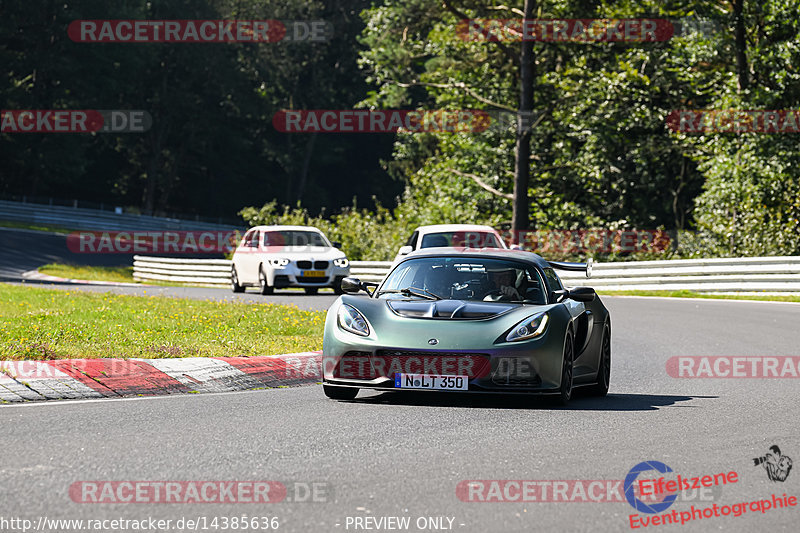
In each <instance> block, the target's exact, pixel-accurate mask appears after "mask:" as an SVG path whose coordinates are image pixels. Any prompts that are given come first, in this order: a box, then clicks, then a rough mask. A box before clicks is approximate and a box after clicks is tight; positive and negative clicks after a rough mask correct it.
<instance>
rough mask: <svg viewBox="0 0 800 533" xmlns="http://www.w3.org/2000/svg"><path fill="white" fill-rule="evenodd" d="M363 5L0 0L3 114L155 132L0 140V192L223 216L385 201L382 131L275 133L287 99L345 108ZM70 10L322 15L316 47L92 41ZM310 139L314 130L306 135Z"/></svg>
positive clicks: (104, 14)
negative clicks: (113, 123)
mask: <svg viewBox="0 0 800 533" xmlns="http://www.w3.org/2000/svg"><path fill="white" fill-rule="evenodd" d="M368 5H369V2H367V1H352V0H351V1H339V2H328V1H326V2H314V1H291V2H286V1H266V2H265V1H263V0H259V1H257V2H256V1H244V2H242V1H226V0H166V1H155V2H145V1H137V2H107V1H105V0H74V1H73V0H67V1H65V2H55V1H49V0H32V1H29V0H11V1H6V0H3V1H2V2H0V15H1V20H0V65H2V67H3V68H2V71H3V74H4V76H3V79H2V80H0V102H1V103H0V105H1V106H2V108H3V109H138V110H146V111H147V112H149V113H150V115H151V116H152V117H153V126H152V128H151V129H150V130H149V131H148V132H146V133H144V134H141V133H128V134H108V133H105V134H101V133H98V134H33V133H31V134H11V133H7V134H3V135H2V136H0V160H2V166H0V194H2V195H23V194H25V195H38V196H53V197H57V198H58V197H63V198H79V199H81V200H91V201H95V202H105V203H106V204H112V203H113V204H116V205H125V206H132V207H137V208H140V209H141V210H142V211H143V212H155V213H159V212H178V213H197V214H201V215H208V216H215V217H217V216H223V217H227V218H230V219H233V218H235V216H236V212H237V211H238V210H239V209H241V207H242V206H245V205H249V204H261V203H264V202H266V201H269V200H273V199H276V200H278V201H279V202H281V203H286V204H295V203H297V202H302V203H303V205H306V206H308V207H309V208H310V209H312V210H313V211H319V210H320V209H321V208H323V207H327V208H328V210H331V209H335V208H338V207H340V206H347V205H351V203H352V201H353V198H354V197H357V198H358V199H359V201H361V203H364V204H367V203H369V202H370V198H371V197H372V196H373V195H374V196H377V197H378V198H379V199H380V200H382V201H384V202H386V203H391V202H392V201H393V200H394V197H395V196H397V195H398V194H399V193H400V192H402V184H401V183H399V182H396V181H393V180H391V179H390V178H389V177H388V175H387V173H386V171H385V170H383V169H382V167H381V163H380V160H381V159H382V158H383V159H388V158H389V157H390V156H391V148H392V141H393V138H392V136H391V135H383V136H381V135H358V134H352V135H327V136H323V135H317V136H314V135H311V134H295V135H287V134H281V133H279V132H277V131H276V130H275V129H274V127H273V126H272V117H273V115H274V114H275V112H276V111H278V110H280V109H287V108H301V109H302V108H314V107H318V108H329V109H347V108H351V107H353V106H354V105H355V104H356V103H357V102H359V101H360V100H362V99H363V97H364V95H365V93H366V91H367V85H366V83H365V81H364V75H363V74H362V73H361V72H360V70H359V69H358V66H357V64H356V62H357V58H358V48H359V47H360V45H359V44H358V42H357V41H356V37H357V35H358V34H359V32H360V31H361V29H362V28H363V27H364V22H363V21H362V19H361V18H360V16H359V14H360V12H361V11H362V10H363V9H364V8H365V7H367V6H368ZM78 19H240V20H263V19H281V20H285V19H288V20H308V19H324V20H327V21H329V22H331V23H332V24H333V27H334V31H335V33H334V38H333V39H331V40H330V41H328V42H314V43H311V42H305V43H302V42H301V43H283V42H279V43H260V44H255V43H224V44H210V43H198V44H186V43H182V44H169V43H148V44H114V43H104V44H91V43H77V42H73V41H71V40H70V39H69V37H68V35H67V27H68V25H69V23H70V22H72V21H73V20H78ZM315 137H316V138H315Z"/></svg>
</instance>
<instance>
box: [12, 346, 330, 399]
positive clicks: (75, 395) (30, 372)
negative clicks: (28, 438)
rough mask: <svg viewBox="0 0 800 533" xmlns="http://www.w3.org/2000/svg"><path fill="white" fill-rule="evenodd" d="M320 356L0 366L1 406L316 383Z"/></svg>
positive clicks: (67, 361) (73, 361)
mask: <svg viewBox="0 0 800 533" xmlns="http://www.w3.org/2000/svg"><path fill="white" fill-rule="evenodd" d="M321 379H322V352H304V353H294V354H284V355H273V356H258V357H189V358H184V359H58V360H55V361H0V401H2V402H3V403H7V402H23V401H31V400H60V399H79V398H118V397H126V396H160V395H164V394H185V393H194V392H226V391H237V390H249V389H258V388H272V387H291V386H298V385H304V384H309V383H317V382H319V381H320V380H321Z"/></svg>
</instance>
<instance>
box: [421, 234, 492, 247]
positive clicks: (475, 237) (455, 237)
mask: <svg viewBox="0 0 800 533" xmlns="http://www.w3.org/2000/svg"><path fill="white" fill-rule="evenodd" d="M419 247H420V248H438V247H454V248H505V247H504V246H503V245H502V244H501V243H500V239H498V238H497V236H496V235H494V234H493V233H488V232H485V231H447V232H440V233H427V234H425V235H424V236H423V237H422V243H420V246H419Z"/></svg>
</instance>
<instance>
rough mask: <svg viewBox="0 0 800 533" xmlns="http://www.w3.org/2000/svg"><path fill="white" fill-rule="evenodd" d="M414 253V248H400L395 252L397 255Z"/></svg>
mask: <svg viewBox="0 0 800 533" xmlns="http://www.w3.org/2000/svg"><path fill="white" fill-rule="evenodd" d="M413 251H414V248H412V247H411V246H402V247H401V248H400V250H398V251H397V255H408V254H410V253H411V252H413Z"/></svg>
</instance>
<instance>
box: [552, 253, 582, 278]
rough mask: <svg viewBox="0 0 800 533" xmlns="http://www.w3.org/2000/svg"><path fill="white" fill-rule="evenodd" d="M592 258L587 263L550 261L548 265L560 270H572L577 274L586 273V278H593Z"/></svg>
mask: <svg viewBox="0 0 800 533" xmlns="http://www.w3.org/2000/svg"><path fill="white" fill-rule="evenodd" d="M592 262H593V261H592V258H591V257H590V258H589V259H588V260H587V261H586V262H585V263H567V262H564V261H548V262H547V263H548V264H549V265H550V266H551V267H553V268H555V269H558V270H572V271H575V272H586V277H587V278H591V277H592Z"/></svg>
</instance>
